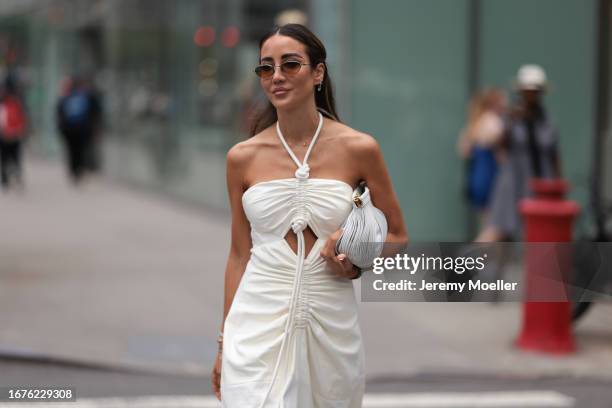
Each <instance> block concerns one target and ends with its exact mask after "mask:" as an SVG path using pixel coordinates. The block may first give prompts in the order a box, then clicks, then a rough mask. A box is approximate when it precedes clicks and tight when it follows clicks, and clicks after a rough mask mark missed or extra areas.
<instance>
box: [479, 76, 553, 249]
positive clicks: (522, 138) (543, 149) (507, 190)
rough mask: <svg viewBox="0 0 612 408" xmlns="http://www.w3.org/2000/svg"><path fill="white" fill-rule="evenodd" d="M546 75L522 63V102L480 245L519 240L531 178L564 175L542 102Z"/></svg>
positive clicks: (511, 123)
mask: <svg viewBox="0 0 612 408" xmlns="http://www.w3.org/2000/svg"><path fill="white" fill-rule="evenodd" d="M547 87H548V82H547V79H546V73H545V71H544V69H542V67H540V66H538V65H523V66H522V67H521V68H520V69H519V71H518V74H517V80H516V88H517V91H518V97H519V100H518V103H517V104H516V106H515V107H513V108H512V110H511V112H510V116H509V120H508V123H507V127H506V129H505V132H504V141H503V144H504V153H505V154H504V158H503V163H502V166H501V167H500V172H499V175H498V177H497V180H496V182H495V188H494V190H493V196H492V201H491V209H490V216H489V218H488V221H487V225H486V227H485V228H484V230H482V232H481V233H480V235H479V236H478V237H477V238H476V240H477V241H478V242H495V241H501V240H508V239H513V240H517V239H520V234H521V230H522V228H521V219H520V214H519V212H518V204H519V201H520V200H521V199H522V198H524V197H527V196H530V195H531V191H530V190H529V180H530V179H531V178H534V177H535V178H557V177H560V175H561V162H560V158H559V147H558V145H559V142H558V140H559V136H558V131H557V129H556V127H555V126H554V125H553V123H552V121H551V119H550V117H549V116H548V114H547V112H546V109H545V108H544V104H543V100H542V99H543V95H544V93H545V91H546V90H547Z"/></svg>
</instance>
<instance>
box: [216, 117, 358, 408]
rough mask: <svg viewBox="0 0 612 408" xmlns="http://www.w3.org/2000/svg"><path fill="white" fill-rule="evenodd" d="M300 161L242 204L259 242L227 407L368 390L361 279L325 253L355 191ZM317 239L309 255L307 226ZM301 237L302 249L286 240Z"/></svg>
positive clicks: (338, 398)
mask: <svg viewBox="0 0 612 408" xmlns="http://www.w3.org/2000/svg"><path fill="white" fill-rule="evenodd" d="M321 125H322V117H320V122H319V128H318V129H317V133H315V136H314V137H313V140H312V141H311V144H310V147H309V149H308V151H307V153H306V156H305V157H304V163H303V164H302V163H300V161H299V160H298V159H297V157H295V155H294V154H293V152H292V151H291V149H290V148H289V146H287V144H286V143H285V140H284V138H283V136H282V133H281V132H280V129H279V128H278V127H277V133H278V136H279V138H280V140H281V142H282V143H283V145H284V146H285V148H286V149H287V151H288V152H289V154H290V155H291V157H292V158H293V160H294V161H295V162H296V164H297V166H298V170H297V171H296V177H295V178H289V179H279V180H271V181H265V182H260V183H257V184H255V185H253V186H251V187H250V188H249V189H248V190H247V191H245V193H244V195H243V196H242V204H243V207H244V211H245V214H246V216H247V218H248V219H249V222H250V224H251V237H252V242H253V247H252V249H251V257H250V260H249V262H248V264H247V266H246V269H245V272H244V275H243V276H242V280H241V281H240V285H239V287H238V290H237V291H236V294H235V296H234V299H233V302H232V305H231V307H230V310H229V312H228V315H227V318H226V320H225V325H224V343H223V353H222V369H221V398H222V402H223V406H224V407H226V408H257V407H284V408H323V407H330V408H331V407H333V408H341V407H342V408H355V407H361V401H362V397H363V389H364V352H363V347H362V341H361V331H360V328H359V321H358V316H357V304H356V300H355V294H354V291H353V284H352V281H351V280H349V279H346V278H339V277H337V276H336V275H334V273H333V272H332V270H331V269H330V268H329V267H328V265H327V264H326V261H325V260H324V259H323V258H322V257H321V256H320V251H321V249H322V247H323V244H324V243H325V241H326V239H327V238H328V237H329V235H330V234H332V233H333V232H335V231H336V230H337V229H338V228H339V226H340V225H341V224H342V222H343V221H344V220H345V219H346V217H347V216H348V214H349V212H350V211H351V208H352V202H351V193H352V191H353V188H352V187H351V186H350V185H348V184H346V183H345V182H342V181H339V180H335V179H323V178H309V169H308V165H307V163H306V161H307V159H308V156H309V154H310V151H311V149H312V146H313V145H314V143H315V141H316V138H317V136H318V134H319V132H320V128H321ZM307 227H310V228H311V229H312V231H313V232H314V234H315V235H316V236H317V238H318V239H317V241H316V242H315V244H314V246H313V248H312V249H311V250H310V252H309V253H308V254H305V244H304V234H303V231H304V230H305V229H306V228H307ZM290 229H293V231H294V232H295V233H296V235H297V240H298V250H297V254H296V253H295V252H294V251H293V250H292V249H291V247H290V246H289V244H288V243H287V241H286V240H285V236H286V235H287V233H288V232H289V230H290Z"/></svg>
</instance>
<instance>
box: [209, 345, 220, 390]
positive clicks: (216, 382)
mask: <svg viewBox="0 0 612 408" xmlns="http://www.w3.org/2000/svg"><path fill="white" fill-rule="evenodd" d="M210 381H211V383H212V389H213V392H214V393H215V396H216V397H217V399H218V400H219V401H221V359H220V356H219V355H217V361H215V366H214V367H213V370H212V373H211V376H210Z"/></svg>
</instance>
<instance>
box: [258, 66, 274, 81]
mask: <svg viewBox="0 0 612 408" xmlns="http://www.w3.org/2000/svg"><path fill="white" fill-rule="evenodd" d="M255 73H256V74H257V75H258V76H260V77H262V78H265V77H269V76H270V75H272V74H273V73H274V67H272V65H260V66H258V67H257V68H255Z"/></svg>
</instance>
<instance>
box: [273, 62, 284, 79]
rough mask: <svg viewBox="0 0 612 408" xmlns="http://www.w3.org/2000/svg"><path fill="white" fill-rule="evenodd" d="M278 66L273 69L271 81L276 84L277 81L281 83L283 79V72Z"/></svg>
mask: <svg viewBox="0 0 612 408" xmlns="http://www.w3.org/2000/svg"><path fill="white" fill-rule="evenodd" d="M279 65H280V64H279ZM279 65H277V66H276V67H275V68H274V73H273V74H272V81H273V82H278V81H281V80H284V79H285V75H283V71H282V70H281V68H280V66H279Z"/></svg>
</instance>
